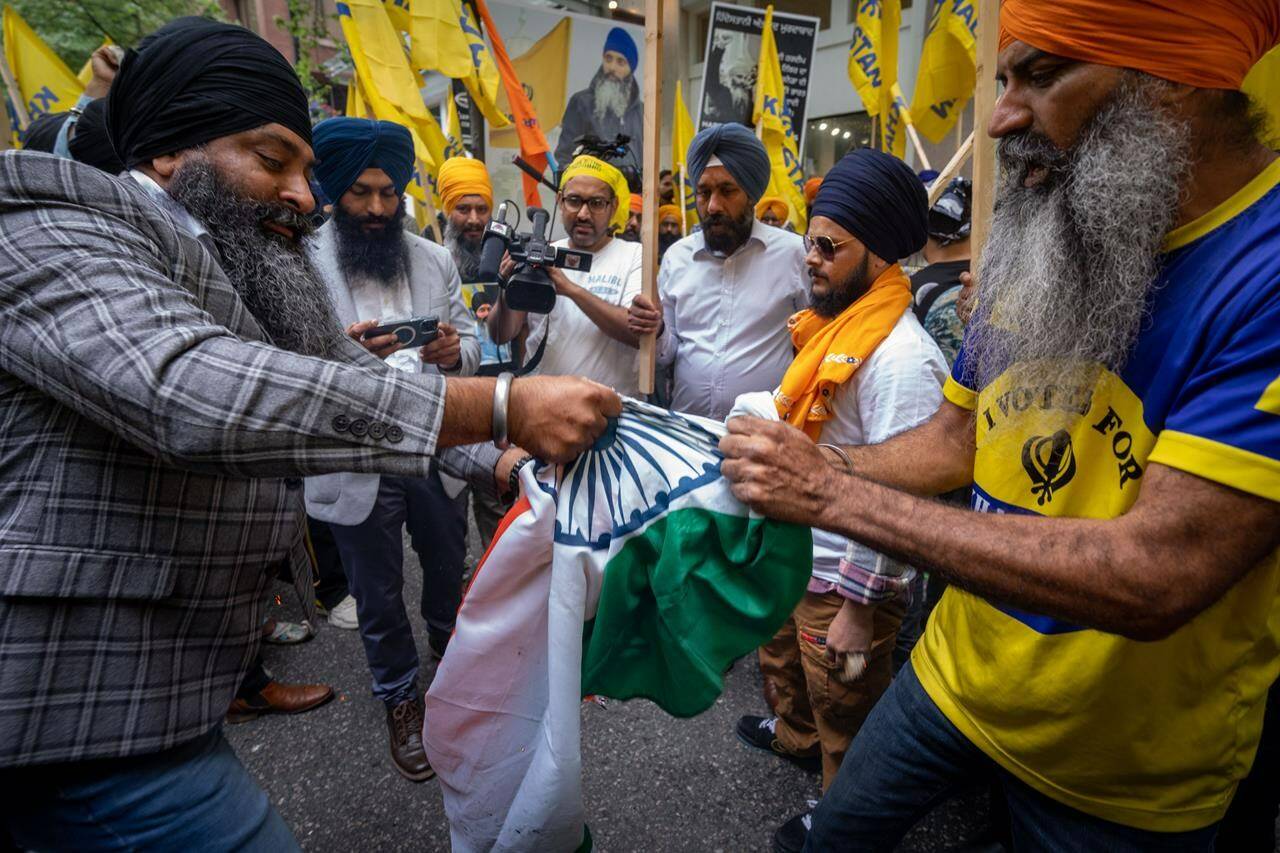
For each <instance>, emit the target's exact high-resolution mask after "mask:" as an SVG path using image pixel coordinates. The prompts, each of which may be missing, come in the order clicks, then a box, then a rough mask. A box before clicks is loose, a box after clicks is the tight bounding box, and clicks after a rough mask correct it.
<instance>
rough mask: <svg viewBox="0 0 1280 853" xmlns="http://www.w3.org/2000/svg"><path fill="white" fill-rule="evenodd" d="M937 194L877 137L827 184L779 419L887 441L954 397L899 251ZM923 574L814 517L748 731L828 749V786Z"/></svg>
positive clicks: (791, 832)
mask: <svg viewBox="0 0 1280 853" xmlns="http://www.w3.org/2000/svg"><path fill="white" fill-rule="evenodd" d="M927 208H928V201H927V199H926V196H925V191H924V186H923V185H922V184H921V183H920V181H919V179H918V178H917V177H916V176H915V173H913V172H912V171H911V169H910V168H908V167H907V165H906V164H905V163H903V162H902V161H901V160H899V159H898V158H896V157H893V156H891V155H889V154H885V153H883V152H880V151H872V150H870V149H861V150H858V151H854V152H853V153H851V154H849V155H847V156H846V157H844V158H843V159H842V160H840V161H839V162H838V163H836V165H835V166H834V167H833V168H832V169H831V171H830V173H828V175H827V178H826V180H825V181H824V182H823V184H822V187H821V189H819V190H818V195H817V198H816V199H815V201H814V204H813V217H812V218H811V219H810V220H809V233H808V234H806V235H805V237H804V245H805V249H806V250H807V252H808V254H807V255H806V256H805V264H806V265H807V267H808V278H809V283H810V293H811V296H812V307H810V308H809V309H807V310H805V311H801V312H799V313H797V314H795V315H794V316H793V317H792V318H791V321H790V323H789V324H788V328H789V329H790V331H791V342H792V344H793V345H794V346H795V351H796V355H795V359H794V360H793V361H792V362H791V366H790V367H788V368H787V372H786V374H785V375H784V376H783V377H782V383H781V385H779V387H778V389H777V391H776V392H775V393H774V395H773V404H774V408H775V409H776V411H777V413H778V415H779V416H780V417H781V419H782V420H784V421H786V422H787V423H789V424H791V425H792V426H794V427H797V428H798V429H800V430H802V431H803V432H804V433H805V435H807V436H808V437H809V438H810V439H812V440H814V441H817V442H821V443H823V444H828V445H831V444H834V445H845V446H857V445H868V444H879V443H880V442H883V441H887V440H889V439H890V438H892V437H894V436H895V435H897V434H898V433H900V432H903V431H904V430H908V429H910V428H912V427H914V426H916V425H918V424H920V423H923V422H924V421H926V420H928V418H929V416H930V415H932V414H933V413H934V411H936V410H937V408H938V405H939V404H940V403H941V402H942V383H943V381H944V380H945V379H946V377H947V363H946V360H945V359H944V358H943V355H942V352H941V351H940V350H939V349H938V346H937V344H935V343H934V342H933V340H932V339H931V338H930V337H929V334H928V333H927V332H926V331H925V330H924V327H923V326H921V325H920V322H919V320H917V319H916V316H915V312H914V311H912V310H911V282H910V280H909V279H908V278H907V276H906V273H904V272H903V271H902V267H901V266H899V264H898V260H899V259H901V258H905V257H907V256H909V255H911V254H913V253H915V252H917V251H919V250H920V249H921V248H922V247H923V246H924V244H925V239H926V237H927V228H926V211H927ZM833 453H834V452H833ZM914 576H915V569H913V568H912V567H910V566H908V565H907V564H905V563H904V562H901V561H899V560H896V559H894V558H892V557H890V556H888V555H886V554H883V553H880V552H878V551H875V550H873V549H871V548H868V547H866V546H865V545H863V544H861V543H859V542H857V541H855V540H852V539H849V538H847V537H845V536H841V535H839V534H835V533H829V532H827V531H826V530H822V529H819V528H814V531H813V575H812V577H811V578H810V580H809V585H808V588H807V590H806V592H805V595H804V598H802V599H801V600H800V603H799V604H798V605H797V606H796V609H795V612H794V613H793V614H792V616H791V618H790V619H788V620H787V622H786V624H784V625H783V626H782V628H780V629H779V630H778V633H777V634H776V635H775V636H774V638H773V639H772V640H771V641H770V642H769V643H768V644H767V645H765V646H764V647H763V648H761V649H760V670H761V672H762V673H763V674H764V677H765V681H766V682H767V683H768V685H769V687H771V688H772V692H773V695H775V696H777V697H778V702H777V703H776V705H775V714H776V716H767V717H757V716H745V717H743V718H741V719H740V720H739V721H738V728H737V732H738V737H739V738H740V739H741V740H743V742H745V743H747V744H748V745H750V746H754V747H757V748H759V749H762V750H765V751H767V752H772V753H774V754H776V755H778V756H779V757H781V758H784V759H787V760H789V761H792V762H794V763H797V764H800V765H801V766H813V765H816V764H819V763H820V764H821V768H822V787H823V790H826V789H827V788H828V787H829V786H830V785H831V783H832V782H833V781H834V779H835V777H836V772H837V771H838V770H839V769H840V764H841V762H842V761H843V759H844V755H845V752H846V750H848V748H849V743H850V742H851V741H852V740H853V737H854V735H855V734H857V732H858V729H859V727H860V726H861V725H862V721H863V720H865V719H866V717H867V714H868V713H870V711H871V708H872V706H873V705H875V703H876V700H877V699H879V698H880V696H881V695H882V694H883V693H884V691H885V690H886V689H887V688H888V686H889V681H890V679H891V677H892V676H891V663H892V655H893V650H894V646H895V644H896V640H897V635H898V629H899V628H900V627H901V625H902V622H903V617H904V615H905V613H906V609H907V605H908V601H909V596H910V592H909V584H910V583H911V580H912V578H913V577H914ZM808 820H809V815H808V814H802V815H798V816H796V817H794V818H792V819H791V820H790V821H788V822H787V823H785V824H783V826H782V827H781V828H780V829H779V830H778V832H777V834H776V835H775V842H774V849H775V850H784V851H797V853H798V851H799V850H800V848H801V847H802V846H803V844H804V838H805V834H806V830H807V821H808Z"/></svg>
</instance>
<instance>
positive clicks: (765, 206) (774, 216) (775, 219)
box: [756, 195, 790, 228]
mask: <svg viewBox="0 0 1280 853" xmlns="http://www.w3.org/2000/svg"><path fill="white" fill-rule="evenodd" d="M789 213H790V208H789V207H788V206H787V203H786V202H785V201H783V200H782V199H781V198H780V197H779V196H776V195H767V196H765V197H764V198H762V199H760V201H758V202H756V219H759V220H760V221H761V222H763V223H764V224H765V225H772V226H773V227H774V228H781V227H782V226H783V225H785V224H786V223H787V219H788V214H789Z"/></svg>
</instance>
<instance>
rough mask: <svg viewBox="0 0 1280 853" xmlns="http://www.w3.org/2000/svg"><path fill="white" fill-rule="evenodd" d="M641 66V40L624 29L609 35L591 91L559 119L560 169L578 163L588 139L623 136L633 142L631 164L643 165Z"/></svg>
mask: <svg viewBox="0 0 1280 853" xmlns="http://www.w3.org/2000/svg"><path fill="white" fill-rule="evenodd" d="M639 67H640V51H639V49H638V48H637V47H636V40H635V39H634V38H632V37H631V34H630V33H628V32H627V31H626V30H625V29H623V28H622V27H614V28H613V29H611V30H609V33H608V35H606V36H605V39H604V45H603V49H602V50H601V52H600V67H599V69H597V70H596V73H595V74H594V75H592V77H591V82H589V83H588V84H587V86H586V88H584V89H581V90H579V91H577V92H574V93H573V95H572V96H571V97H570V98H569V103H567V104H566V105H565V108H564V115H563V116H562V117H561V119H560V140H559V142H557V143H556V150H555V156H556V163H558V164H559V165H560V167H561V168H564V167H565V166H568V165H569V163H570V162H572V161H573V158H574V156H575V153H576V152H577V149H578V143H580V142H581V141H582V140H583V138H585V137H587V136H595V137H598V138H600V139H603V140H606V141H608V142H612V141H613V140H614V138H616V137H617V136H618V135H619V134H622V135H624V136H627V137H630V141H629V142H628V143H627V147H628V148H629V149H630V151H631V155H632V158H633V159H629V160H628V161H627V164H629V165H634V166H639V164H640V163H642V162H644V101H643V100H642V99H641V98H640V84H639V78H638V77H637V76H636V71H637V69H639ZM633 161H634V162H633Z"/></svg>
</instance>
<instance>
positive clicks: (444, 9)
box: [384, 0, 510, 127]
mask: <svg viewBox="0 0 1280 853" xmlns="http://www.w3.org/2000/svg"><path fill="white" fill-rule="evenodd" d="M384 2H385V4H386V6H387V11H388V14H389V15H390V16H391V18H392V23H393V24H394V25H395V26H396V27H397V28H400V29H402V30H403V31H404V32H406V33H408V34H409V56H410V60H411V61H412V62H413V67H414V68H415V69H416V70H417V71H419V72H421V71H438V72H440V73H441V74H443V75H444V76H446V77H450V78H452V79H454V80H461V81H462V85H464V86H466V87H467V94H469V95H470V96H471V100H472V102H473V103H475V105H476V106H477V107H478V108H479V109H480V112H481V113H482V114H483V115H484V117H485V119H486V120H487V121H488V122H489V124H490V125H491V126H493V127H506V126H507V125H508V124H510V121H509V120H508V118H507V116H506V114H505V113H503V112H502V110H501V109H499V107H498V93H499V92H500V91H501V87H500V85H499V84H500V82H501V81H500V80H499V78H498V67H497V66H496V65H495V64H494V62H493V54H491V53H490V52H489V46H488V45H487V44H485V41H484V36H483V35H481V33H480V26H479V24H477V23H476V17H475V11H474V10H473V9H472V8H471V6H470V5H469V4H464V3H463V2H462V0H414V2H413V3H412V4H410V3H409V0H384ZM393 7H394V9H395V11H394V12H393V11H392V8H393Z"/></svg>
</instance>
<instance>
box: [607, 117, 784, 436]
mask: <svg viewBox="0 0 1280 853" xmlns="http://www.w3.org/2000/svg"><path fill="white" fill-rule="evenodd" d="M687 162H688V169H689V176H690V179H691V180H692V181H693V184H694V187H695V191H696V194H697V205H698V216H699V217H700V218H701V221H702V230H701V231H699V232H697V233H695V234H690V235H689V236H688V237H685V238H684V239H683V240H680V241H679V242H677V243H676V244H675V245H673V246H672V247H671V249H670V250H669V251H668V252H667V253H666V255H665V256H664V257H663V259H662V267H661V270H660V271H659V273H658V291H659V294H660V296H661V304H660V305H655V304H654V303H653V302H651V301H650V300H648V299H646V298H645V297H643V296H639V297H637V298H636V299H635V300H634V301H632V302H631V314H630V323H631V331H632V332H633V333H634V334H635V335H637V336H639V335H645V334H649V333H651V332H656V333H658V363H659V364H660V365H663V366H664V367H665V366H668V365H671V366H673V368H674V371H673V376H674V384H673V387H672V393H671V408H672V409H674V410H676V411H680V412H689V413H690V414H695V415H702V416H703V417H709V418H715V419H717V420H721V419H723V418H724V417H725V416H726V415H728V414H729V410H730V409H731V408H733V401H734V400H735V399H736V398H737V397H738V395H739V394H743V393H746V392H748V391H772V390H773V389H774V388H776V387H777V385H778V380H780V379H781V378H782V374H783V371H785V370H786V369H787V365H788V364H790V363H791V338H790V337H789V336H788V335H787V318H788V317H790V316H791V315H792V314H794V313H795V312H797V311H799V310H800V309H802V308H804V307H806V306H807V305H808V304H809V294H808V292H807V291H806V288H805V278H804V248H803V247H802V246H801V243H800V237H799V236H798V235H796V234H792V233H791V232H789V231H783V230H782V229H780V228H770V227H769V226H767V225H765V224H764V223H762V222H757V221H756V219H755V205H756V202H758V201H759V200H760V197H761V196H762V195H764V191H765V188H766V186H768V183H769V171H770V166H769V155H768V154H766V153H765V150H764V145H762V144H761V142H760V140H758V139H756V137H755V134H754V133H752V132H751V131H750V130H749V129H747V128H746V127H743V126H742V125H740V124H721V125H716V126H715V127H709V128H706V129H705V130H703V131H702V132H701V133H699V134H698V135H697V136H695V137H694V138H693V142H692V143H690V145H689V156H688V161H687Z"/></svg>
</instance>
